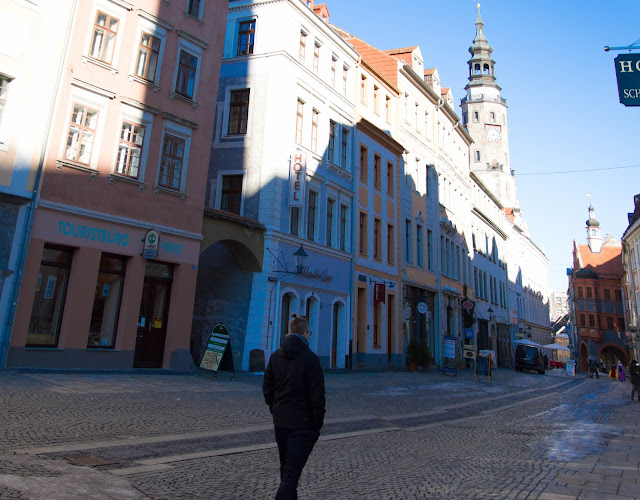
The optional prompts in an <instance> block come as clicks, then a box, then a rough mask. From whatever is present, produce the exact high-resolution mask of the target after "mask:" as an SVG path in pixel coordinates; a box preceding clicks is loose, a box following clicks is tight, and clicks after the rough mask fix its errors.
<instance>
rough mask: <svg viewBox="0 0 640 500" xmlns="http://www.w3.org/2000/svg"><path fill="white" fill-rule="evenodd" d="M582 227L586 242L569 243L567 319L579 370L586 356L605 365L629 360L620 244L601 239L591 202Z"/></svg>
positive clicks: (585, 366) (584, 362) (609, 239)
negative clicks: (568, 318)
mask: <svg viewBox="0 0 640 500" xmlns="http://www.w3.org/2000/svg"><path fill="white" fill-rule="evenodd" d="M586 230H587V245H579V244H578V243H577V242H576V241H575V240H574V242H573V267H572V269H571V275H570V277H569V307H570V318H571V319H570V322H571V324H572V333H574V334H575V338H574V340H575V344H574V345H575V347H574V353H577V356H578V360H577V361H578V370H580V371H584V370H586V369H587V360H588V359H589V358H592V359H601V360H603V361H604V362H605V364H606V365H607V366H609V365H610V364H611V363H614V362H617V361H622V363H623V364H625V365H626V364H627V363H628V361H629V352H628V349H627V347H628V346H627V341H626V333H625V330H626V329H625V321H624V309H623V301H622V280H623V275H624V271H623V266H622V258H621V254H622V246H621V244H620V241H617V240H616V239H614V238H613V237H612V236H610V235H608V236H607V238H605V240H604V241H603V239H602V234H601V229H600V222H598V220H597V219H596V217H595V209H594V208H593V206H592V205H590V206H589V218H588V219H587V222H586Z"/></svg>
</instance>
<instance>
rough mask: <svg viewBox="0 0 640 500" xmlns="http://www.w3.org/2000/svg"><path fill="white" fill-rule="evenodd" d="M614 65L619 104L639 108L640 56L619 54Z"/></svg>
mask: <svg viewBox="0 0 640 500" xmlns="http://www.w3.org/2000/svg"><path fill="white" fill-rule="evenodd" d="M614 63H615V65H616V78H617V80H618V94H619V96H620V103H622V104H624V105H625V106H640V54H620V55H619V56H618V57H616V58H615V59H614Z"/></svg>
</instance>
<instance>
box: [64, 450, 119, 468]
mask: <svg viewBox="0 0 640 500" xmlns="http://www.w3.org/2000/svg"><path fill="white" fill-rule="evenodd" d="M64 459H65V460H66V461H67V462H70V463H72V464H73V465H87V466H89V467H99V466H100V465H111V464H117V463H118V462H108V461H107V460H102V459H101V458H98V457H94V456H93V455H90V454H88V453H85V454H83V455H70V456H68V457H64Z"/></svg>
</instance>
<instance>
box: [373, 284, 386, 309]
mask: <svg viewBox="0 0 640 500" xmlns="http://www.w3.org/2000/svg"><path fill="white" fill-rule="evenodd" d="M384 296H385V284H384V283H375V284H374V285H373V305H374V306H376V305H378V304H379V303H380V302H382V303H383V304H385V301H384Z"/></svg>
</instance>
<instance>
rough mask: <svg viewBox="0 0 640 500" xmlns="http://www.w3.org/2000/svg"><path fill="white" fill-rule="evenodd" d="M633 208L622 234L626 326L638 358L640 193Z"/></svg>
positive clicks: (639, 328)
mask: <svg viewBox="0 0 640 500" xmlns="http://www.w3.org/2000/svg"><path fill="white" fill-rule="evenodd" d="M633 203H634V210H633V212H632V213H630V214H629V226H628V227H627V229H626V230H625V232H624V234H623V236H622V261H623V263H624V270H625V275H624V284H625V291H626V293H625V297H624V299H625V303H626V306H627V307H626V310H627V316H626V320H627V327H628V330H629V340H630V342H631V346H630V348H631V350H632V356H633V358H634V359H636V360H640V194H637V195H635V196H634V197H633Z"/></svg>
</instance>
